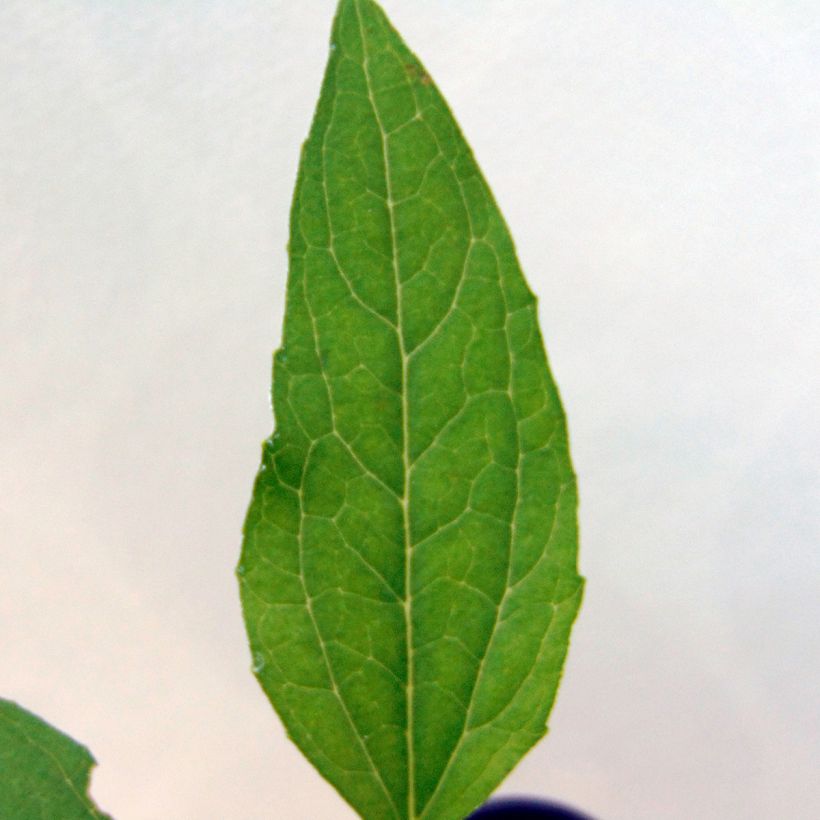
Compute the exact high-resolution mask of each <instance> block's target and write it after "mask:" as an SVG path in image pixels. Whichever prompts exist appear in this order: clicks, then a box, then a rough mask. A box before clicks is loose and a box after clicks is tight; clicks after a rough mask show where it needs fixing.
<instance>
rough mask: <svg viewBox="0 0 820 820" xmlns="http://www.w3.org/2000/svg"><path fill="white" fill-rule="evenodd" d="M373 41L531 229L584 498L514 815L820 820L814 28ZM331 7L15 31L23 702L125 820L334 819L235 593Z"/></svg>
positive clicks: (770, 10)
mask: <svg viewBox="0 0 820 820" xmlns="http://www.w3.org/2000/svg"><path fill="white" fill-rule="evenodd" d="M384 5H385V8H386V10H387V11H388V13H389V14H390V15H391V17H392V19H393V22H394V23H395V24H396V25H397V26H398V28H399V29H400V30H401V31H402V32H403V34H404V35H405V37H406V39H407V40H408V42H409V43H410V44H411V46H412V47H413V48H414V49H415V50H416V51H417V52H418V53H419V54H420V55H421V57H422V59H423V60H424V61H425V63H426V65H427V68H428V69H429V70H430V72H431V73H432V75H433V76H434V77H435V78H436V80H437V81H438V83H439V85H440V87H441V88H442V90H443V91H444V93H445V95H446V96H447V97H448V99H449V101H450V103H451V105H452V107H453V109H454V111H455V112H456V115H457V117H458V119H459V121H460V123H461V125H462V127H463V128H464V131H465V133H466V134H467V136H468V138H469V140H470V141H471V143H472V145H473V147H474V149H475V151H476V155H477V157H478V159H479V161H480V163H481V164H482V166H483V168H484V170H485V172H486V174H487V177H488V179H489V181H490V184H491V186H492V187H493V189H494V191H495V192H496V194H497V198H498V200H499V202H500V204H501V206H502V209H503V210H504V212H505V215H506V216H507V219H508V221H509V223H510V225H511V227H512V231H513V234H514V236H515V237H516V240H517V243H518V248H519V252H520V256H521V260H522V263H523V265H524V268H525V270H526V271H527V274H528V277H529V279H530V282H531V284H532V286H533V288H534V290H535V291H536V292H537V293H538V294H539V295H540V297H541V301H540V307H541V321H542V324H543V328H544V334H545V337H546V340H547V345H548V350H549V354H550V358H551V362H552V366H553V369H554V372H555V375H556V377H557V379H558V382H559V384H560V386H561V389H562V393H563V397H564V400H565V403H566V406H567V411H568V415H569V420H570V432H571V437H572V444H573V449H574V457H575V462H576V467H577V470H578V473H579V480H580V489H581V498H582V508H581V523H582V535H583V543H582V547H583V551H582V560H581V568H582V571H583V573H584V574H585V575H586V576H587V577H588V579H589V581H588V588H587V597H586V602H585V605H584V608H583V610H582V613H581V617H580V620H579V622H578V626H577V630H576V632H575V636H574V641H573V645H572V649H571V652H570V659H569V663H568V666H567V669H566V674H565V678H564V685H563V688H562V691H561V693H560V696H559V699H558V704H557V707H556V710H555V712H554V714H553V718H552V721H551V726H552V730H551V733H550V736H549V737H548V738H547V739H546V740H545V741H544V742H543V743H542V744H541V745H540V746H539V747H538V748H537V749H536V750H535V751H534V752H533V753H532V754H530V755H529V756H528V757H527V758H526V759H525V761H524V762H523V763H522V764H521V765H520V766H519V767H518V769H517V770H516V771H515V773H514V774H513V775H512V776H511V777H510V778H509V780H508V781H507V783H506V784H505V785H504V787H503V791H504V792H507V793H513V792H514V793H528V794H541V795H545V796H546V795H549V796H552V797H555V798H559V799H561V800H563V801H565V802H567V803H570V804H573V805H575V806H576V807H578V808H583V809H585V810H587V811H589V812H590V813H592V814H593V815H596V816H597V817H598V818H601V820H658V818H661V819H662V820H665V819H666V818H670V820H677V818H680V820H709V818H715V819H716V820H717V818H736V820H755V819H756V818H760V819H761V820H763V818H775V817H776V818H778V819H779V818H784V820H792V818H806V820H809V818H816V817H818V816H820V788H819V787H818V782H817V774H816V771H817V770H816V764H817V755H818V751H820V748H819V747H820V743H819V742H818V736H819V735H820V714H819V713H818V697H817V675H818V668H819V667H820V663H819V662H818V650H819V649H820V646H818V643H819V640H820V639H819V636H818V632H819V630H818V620H820V606H818V598H819V597H820V596H818V577H819V574H818V570H820V567H819V566H818V564H820V558H818V541H819V540H820V539H818V535H819V534H820V533H818V526H817V502H818V482H817V456H818V452H820V435H818V427H817V424H816V415H817V400H818V397H820V391H818V375H817V373H818V367H817V360H818V351H819V350H820V332H818V321H817V316H818V304H820V293H818V288H817V285H818V273H819V272H820V170H819V169H820V92H818V88H820V50H818V43H819V42H820V7H818V4H817V3H816V2H815V0H803V2H801V1H800V0H792V1H790V2H787V0H680V2H673V3H660V2H655V0H612V1H610V0H517V2H514V3H512V2H509V0H469V2H468V0H385V2H384ZM333 10H334V2H333V1H332V0H300V1H299V2H292V0H289V2H282V0H264V2H263V0H253V1H252V2H251V1H249V2H228V0H209V1H207V2H204V1H203V0H197V2H194V0H188V2H185V0H168V1H167V2H152V1H151V0H127V1H126V0H121V2H116V3H110V2H104V0H48V1H45V0H39V1H38V0H2V2H0V277H2V278H1V279H0V448H1V449H0V453H2V457H1V458H0V539H2V540H0V692H2V694H4V695H5V696H7V697H11V698H13V699H15V700H18V701H19V702H20V703H22V704H24V705H26V706H27V707H28V708H31V709H32V710H34V711H36V712H38V713H40V714H42V715H43V716H44V717H46V718H47V719H48V720H50V721H52V722H54V723H55V724H56V725H58V726H60V727H61V728H63V729H64V730H66V731H67V732H69V733H71V734H72V735H74V736H75V737H77V738H78V739H80V740H82V741H83V742H85V743H87V744H88V745H89V746H90V748H91V749H92V750H93V752H94V754H95V755H96V757H97V758H98V760H99V761H100V765H99V768H98V769H97V770H96V771H95V774H94V783H93V792H94V794H95V795H96V797H97V799H98V801H99V803H100V804H101V805H102V806H103V807H104V808H105V809H106V810H108V811H110V812H111V813H112V814H113V815H114V816H115V817H116V818H118V820H143V819H149V818H150V819H153V818H157V820H160V819H162V820H165V819H166V818H174V819H175V820H176V819H177V818H180V819H181V820H189V819H190V820H226V819H227V820H233V819H234V818H235V819H236V820H256V819H257V818H258V819H259V820H262V818H283V819H284V820H290V819H291V818H293V819H294V820H317V819H318V820H325V819H327V820H330V819H331V818H346V817H350V816H351V813H350V810H349V809H347V808H346V806H345V805H344V804H343V803H342V802H341V801H340V799H339V798H338V797H337V796H336V794H335V792H334V791H333V790H332V789H331V788H330V787H329V786H328V785H326V784H325V783H324V782H323V781H322V780H321V779H320V778H319V777H318V775H316V774H315V773H314V772H313V770H312V768H311V767H310V765H309V764H308V763H307V762H306V761H305V760H304V759H303V758H302V757H301V755H300V754H299V752H298V751H297V750H296V749H295V747H293V746H291V745H290V743H289V742H288V741H287V740H286V739H285V737H284V733H283V731H282V728H281V726H280V724H279V723H278V721H277V719H276V718H275V716H274V714H273V712H272V711H271V710H270V708H269V706H268V705H267V702H266V700H265V698H264V697H263V695H262V693H261V690H259V688H258V687H257V684H256V682H255V681H254V679H253V677H252V676H251V674H250V671H249V665H250V659H249V656H248V651H247V648H246V644H245V636H244V630H243V626H242V622H241V617H240V610H239V603H238V597H237V589H236V583H235V580H234V577H233V567H234V565H235V563H236V559H237V555H238V549H239V538H240V535H239V533H240V526H241V522H242V518H243V515H244V511H245V506H246V503H247V501H248V497H249V491H250V486H251V481H252V477H253V474H254V472H255V469H256V464H257V459H258V454H259V443H260V441H261V440H262V439H263V438H264V437H265V436H266V435H267V434H268V433H269V432H270V427H271V419H270V410H269V407H268V401H267V394H268V388H269V366H270V355H271V351H272V350H273V348H274V347H275V346H276V344H277V342H278V337H279V328H280V323H281V318H282V297H283V293H284V284H285V275H286V257H285V251H284V247H285V243H286V241H287V218H288V209H289V200H290V196H291V191H292V187H293V182H294V179H295V172H296V164H297V160H298V153H299V146H300V143H301V141H302V139H303V138H304V137H305V135H306V134H307V130H308V126H309V122H310V118H311V114H312V110H313V106H314V104H315V101H316V98H317V96H318V90H319V84H320V80H321V75H322V71H323V67H324V62H325V58H326V54H327V36H328V32H329V28H330V22H331V17H332V14H333Z"/></svg>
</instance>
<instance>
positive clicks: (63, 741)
mask: <svg viewBox="0 0 820 820" xmlns="http://www.w3.org/2000/svg"><path fill="white" fill-rule="evenodd" d="M94 762H95V761H94V758H93V757H92V756H91V753H90V752H89V751H88V749H86V748H85V746H81V745H80V744H79V743H76V742H75V741H73V740H72V739H71V738H70V737H68V736H67V735H64V734H63V733H62V732H60V731H58V730H57V729H55V728H54V727H53V726H49V724H48V723H46V722H45V721H42V720H40V718H38V717H37V716H36V715H33V714H32V713H31V712H27V711H26V710H25V709H22V708H21V707H20V706H18V705H17V704H15V703H12V702H11V701H8V700H3V699H2V698H0V817H3V818H9V820H11V818H14V820H44V818H47V820H52V818H54V820H57V818H59V820H88V818H94V820H104V819H105V818H107V817H108V815H107V814H103V813H102V812H101V811H100V810H99V809H98V808H97V807H96V806H95V805H94V803H93V801H92V800H91V798H90V797H89V796H88V794H87V790H88V779H89V776H90V772H91V767H92V766H93V765H94Z"/></svg>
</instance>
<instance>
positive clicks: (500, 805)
mask: <svg viewBox="0 0 820 820" xmlns="http://www.w3.org/2000/svg"><path fill="white" fill-rule="evenodd" d="M491 818H494V820H592V818H591V817H590V816H589V815H588V814H579V813H578V812H577V811H573V810H572V809H570V808H567V807H566V806H560V805H558V803H544V802H543V801H541V800H522V799H516V800H493V801H492V802H490V803H487V804H485V805H484V806H482V807H481V808H480V809H478V810H477V811H474V812H473V813H472V814H471V815H470V817H469V818H468V820H491Z"/></svg>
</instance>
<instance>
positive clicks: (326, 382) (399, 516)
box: [237, 0, 582, 820]
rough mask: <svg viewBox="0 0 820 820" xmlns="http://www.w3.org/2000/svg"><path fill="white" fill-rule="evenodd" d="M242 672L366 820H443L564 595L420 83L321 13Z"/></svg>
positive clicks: (525, 380) (490, 774)
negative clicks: (317, 86) (248, 672)
mask: <svg viewBox="0 0 820 820" xmlns="http://www.w3.org/2000/svg"><path fill="white" fill-rule="evenodd" d="M289 251H290V274H289V278H288V291H287V306H286V314H285V325H284V337H283V346H282V348H281V350H279V351H278V352H277V354H276V356H275V358H274V373H273V400H274V408H275V415H276V431H275V432H274V434H273V436H272V438H271V439H270V440H269V441H267V442H266V443H265V445H264V447H263V457H262V465H261V467H260V471H259V473H258V475H257V478H256V484H255V487H254V492H253V500H252V502H251V506H250V509H249V511H248V516H247V519H246V522H245V530H244V532H245V539H244V545H243V553H242V558H241V561H240V565H239V567H238V570H237V571H238V574H239V576H240V587H241V595H242V602H243V607H244V614H245V620H246V624H247V629H248V634H249V637H250V643H251V648H252V652H253V657H254V670H255V672H256V675H257V677H258V679H259V681H260V683H261V685H262V687H263V689H264V690H265V692H266V693H267V695H268V697H269V698H270V700H271V702H272V704H273V706H274V707H275V708H276V710H277V712H278V713H279V715H280V716H281V718H282V720H283V722H284V723H285V726H286V727H287V729H288V732H289V734H290V736H291V738H292V739H293V740H294V741H295V743H296V744H297V745H298V746H299V747H300V748H301V749H302V751H303V752H304V753H305V754H306V755H307V757H308V758H309V759H310V760H311V761H312V762H313V764H314V765H315V766H316V767H317V768H318V769H319V771H320V772H321V773H322V774H323V775H324V776H325V777H326V778H327V779H328V780H329V781H330V782H331V783H332V784H333V785H334V786H335V787H336V788H337V789H338V790H339V792H340V793H341V794H342V796H343V797H344V798H345V799H346V800H347V801H348V802H349V803H350V804H351V805H352V806H353V807H354V808H355V809H356V810H357V811H358V812H359V813H360V814H361V815H362V816H363V817H365V818H373V820H376V819H377V818H378V820H384V818H417V817H421V818H429V820H433V819H434V818H460V817H463V816H464V815H466V814H467V813H469V812H470V811H471V810H472V809H473V808H474V807H476V806H477V805H479V804H480V803H482V802H483V801H484V800H485V798H486V797H487V796H488V795H489V794H490V793H491V792H492V791H493V789H495V787H496V786H497V785H498V784H499V783H500V781H501V780H502V779H503V778H504V776H505V775H506V774H507V773H508V772H509V771H510V769H511V768H512V767H513V766H514V765H515V764H516V763H517V762H518V760H519V759H520V758H521V757H522V756H523V755H524V754H525V752H527V750H528V749H530V747H531V746H532V745H533V744H534V743H536V741H538V740H539V739H540V738H541V737H542V736H543V735H544V734H545V732H546V720H547V715H548V714H549V711H550V707H551V705H552V702H553V699H554V697H555V693H556V689H557V686H558V680H559V677H560V674H561V668H562V665H563V662H564V657H565V655H566V651H567V643H568V639H569V631H570V627H571V625H572V622H573V620H574V618H575V615H576V612H577V610H578V606H579V603H580V599H581V590H582V581H581V579H580V578H579V576H578V574H577V572H576V548H577V525H576V505H577V499H576V484H575V477H574V474H573V471H572V466H571V463H570V458H569V452H568V445H567V433H566V425H565V421H564V414H563V411H562V408H561V404H560V400H559V397H558V393H557V391H556V388H555V385H554V383H553V381H552V379H551V377H550V374H549V370H548V367H547V363H546V358H545V355H544V348H543V343H542V340H541V335H540V332H539V329H538V324H537V308H536V303H535V299H534V297H533V295H532V293H531V292H530V290H529V289H528V287H527V285H526V282H525V281H524V278H523V276H522V274H521V271H520V268H519V265H518V261H517V259H516V255H515V250H514V248H513V244H512V240H511V239H510V236H509V233H508V231H507V228H506V226H505V224H504V221H503V218H502V217H501V215H500V213H499V211H498V208H497V206H496V204H495V202H494V200H493V197H492V194H491V193H490V191H489V189H488V187H487V185H486V183H485V181H484V179H483V177H482V176H481V173H480V171H479V169H478V167H477V165H476V162H475V160H474V159H473V155H472V153H471V151H470V149H469V147H468V146H467V144H466V142H465V141H464V138H463V137H462V135H461V133H460V131H459V129H458V126H457V125H456V123H455V121H454V119H453V117H452V115H451V113H450V111H449V109H448V107H447V104H446V103H445V102H444V100H443V99H442V97H441V95H440V94H439V92H438V90H437V89H436V87H435V85H434V84H433V82H432V80H431V79H430V76H429V74H428V73H427V72H426V71H425V69H424V68H423V66H422V65H421V63H420V62H419V61H418V59H417V58H416V57H415V56H414V55H413V54H412V53H411V52H410V51H409V50H408V48H407V46H406V45H405V44H404V42H403V41H402V40H401V38H400V37H399V35H398V34H397V33H396V31H395V30H394V29H393V28H392V27H391V26H390V24H389V22H388V21H387V19H386V17H385V16H384V13H383V12H382V11H381V9H380V8H379V6H378V5H377V4H376V3H374V2H372V0H342V2H341V3H340V4H339V9H338V12H337V16H336V19H335V23H334V27H333V35H332V45H331V54H330V60H329V63H328V67H327V72H326V75H325V79H324V84H323V87H322V92H321V97H320V100H319V104H318V108H317V111H316V115H315V119H314V122H313V127H312V129H311V132H310V136H309V138H308V140H307V142H306V144H305V146H304V149H303V152H302V158H301V165H300V168H299V176H298V180H297V185H296V192H295V196H294V202H293V210H292V214H291V240H290V247H289Z"/></svg>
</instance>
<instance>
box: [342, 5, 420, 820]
mask: <svg viewBox="0 0 820 820" xmlns="http://www.w3.org/2000/svg"><path fill="white" fill-rule="evenodd" d="M355 7H356V19H357V20H358V23H359V32H360V34H361V38H362V53H363V61H362V68H363V70H364V76H365V82H366V83H367V95H368V97H369V98H370V105H371V107H372V108H373V116H374V118H375V120H376V124H377V125H378V127H379V136H380V138H381V144H382V157H383V160H384V182H385V192H386V195H387V216H388V221H389V225H390V246H391V249H392V265H393V277H394V281H395V287H396V335H397V336H398V342H399V353H400V356H401V423H402V474H403V475H402V478H403V481H402V495H401V499H400V501H401V506H402V517H403V529H404V627H405V643H406V646H407V685H406V698H405V701H406V705H407V710H406V723H407V728H406V731H407V816H408V818H411V820H412V818H415V817H416V783H415V780H416V778H415V769H416V764H415V752H414V748H413V685H414V683H413V619H412V614H413V613H412V608H413V607H412V604H413V596H412V590H411V582H412V560H413V545H412V542H411V540H410V504H409V499H410V451H409V435H408V433H409V430H408V418H409V413H408V406H407V363H408V356H407V352H406V350H405V346H404V332H403V328H402V289H401V280H400V277H399V259H398V243H397V241H396V217H395V205H394V201H393V183H392V180H391V178H390V157H389V154H388V146H387V131H386V130H385V128H384V125H383V124H382V119H381V116H380V115H379V109H378V107H377V105H376V98H375V96H374V94H373V86H372V83H371V79H370V72H369V70H368V63H369V54H368V49H367V37H366V35H365V30H364V26H363V25H362V17H361V12H360V9H359V0H355Z"/></svg>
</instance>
